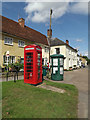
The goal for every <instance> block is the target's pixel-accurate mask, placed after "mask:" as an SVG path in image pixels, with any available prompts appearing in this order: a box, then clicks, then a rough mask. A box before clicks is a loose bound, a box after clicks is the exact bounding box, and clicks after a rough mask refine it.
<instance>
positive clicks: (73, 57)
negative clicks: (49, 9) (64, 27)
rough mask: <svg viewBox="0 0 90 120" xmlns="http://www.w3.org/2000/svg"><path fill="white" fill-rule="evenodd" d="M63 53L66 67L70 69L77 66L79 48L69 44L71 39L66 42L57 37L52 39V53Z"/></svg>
mask: <svg viewBox="0 0 90 120" xmlns="http://www.w3.org/2000/svg"><path fill="white" fill-rule="evenodd" d="M58 53H59V54H62V55H64V57H65V59H64V69H65V70H69V69H70V68H71V69H73V68H76V67H77V50H76V49H74V48H72V47H71V46H70V45H69V41H68V40H66V43H64V42H63V41H61V40H59V39H57V38H55V39H52V40H51V50H50V54H51V55H52V54H58Z"/></svg>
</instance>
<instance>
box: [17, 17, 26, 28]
mask: <svg viewBox="0 0 90 120" xmlns="http://www.w3.org/2000/svg"><path fill="white" fill-rule="evenodd" d="M18 23H19V25H20V26H21V27H24V24H25V19H23V18H19V19H18Z"/></svg>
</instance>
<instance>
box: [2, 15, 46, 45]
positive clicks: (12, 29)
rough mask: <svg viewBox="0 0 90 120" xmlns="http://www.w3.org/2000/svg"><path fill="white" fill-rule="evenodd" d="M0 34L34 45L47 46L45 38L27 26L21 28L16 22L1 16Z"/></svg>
mask: <svg viewBox="0 0 90 120" xmlns="http://www.w3.org/2000/svg"><path fill="white" fill-rule="evenodd" d="M2 32H4V33H8V34H11V35H14V36H17V37H20V38H23V39H26V40H30V41H32V42H35V43H41V44H44V45H48V42H47V37H46V36H45V35H43V34H41V33H40V32H38V31H36V30H33V29H31V28H29V27H27V26H24V27H21V26H20V25H19V23H18V22H15V21H13V20H11V19H8V18H6V17H3V16H2Z"/></svg>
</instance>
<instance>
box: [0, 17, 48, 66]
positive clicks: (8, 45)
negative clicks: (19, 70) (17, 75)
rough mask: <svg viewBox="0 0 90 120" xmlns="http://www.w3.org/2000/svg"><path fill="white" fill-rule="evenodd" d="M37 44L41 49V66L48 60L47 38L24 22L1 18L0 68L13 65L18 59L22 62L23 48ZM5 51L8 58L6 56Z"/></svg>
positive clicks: (21, 19) (22, 20)
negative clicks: (8, 64)
mask: <svg viewBox="0 0 90 120" xmlns="http://www.w3.org/2000/svg"><path fill="white" fill-rule="evenodd" d="M30 44H37V45H40V46H41V47H42V58H43V64H46V63H45V62H46V61H47V62H48V60H49V54H48V41H47V37H46V36H45V35H43V34H41V33H40V32H38V31H36V30H33V29H31V28H29V27H27V26H26V25H25V20H24V19H23V18H20V19H19V20H18V22H15V21H13V20H11V19H8V18H6V17H3V16H2V32H1V33H0V66H1V67H2V68H4V66H5V65H7V58H8V62H9V63H15V62H17V61H18V59H21V61H22V62H23V60H24V47H25V46H26V45H30ZM7 51H8V52H9V57H7V56H6V53H7Z"/></svg>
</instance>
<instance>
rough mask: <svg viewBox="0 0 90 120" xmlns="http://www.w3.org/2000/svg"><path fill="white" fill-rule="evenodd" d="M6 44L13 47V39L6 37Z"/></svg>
mask: <svg viewBox="0 0 90 120" xmlns="http://www.w3.org/2000/svg"><path fill="white" fill-rule="evenodd" d="M4 44H7V45H13V38H11V37H4Z"/></svg>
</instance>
